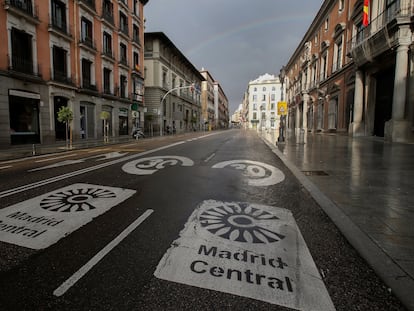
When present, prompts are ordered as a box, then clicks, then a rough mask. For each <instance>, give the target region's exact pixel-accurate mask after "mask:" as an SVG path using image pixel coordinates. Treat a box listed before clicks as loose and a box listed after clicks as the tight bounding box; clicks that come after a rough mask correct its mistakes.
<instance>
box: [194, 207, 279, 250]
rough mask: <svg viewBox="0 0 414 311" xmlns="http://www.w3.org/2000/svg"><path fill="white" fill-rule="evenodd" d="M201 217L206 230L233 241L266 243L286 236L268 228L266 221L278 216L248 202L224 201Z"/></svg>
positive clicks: (203, 213)
mask: <svg viewBox="0 0 414 311" xmlns="http://www.w3.org/2000/svg"><path fill="white" fill-rule="evenodd" d="M199 219H200V224H201V225H202V226H203V227H204V228H205V229H206V230H208V231H209V232H211V233H213V234H215V235H217V236H220V237H222V238H224V239H227V240H231V241H237V242H247V243H259V244H266V243H272V242H277V241H279V240H282V239H283V238H284V237H285V236H284V235H283V234H280V233H277V232H274V231H271V230H269V229H266V224H265V223H266V222H268V221H271V220H276V219H279V218H278V217H276V216H274V215H272V214H270V213H268V212H266V211H264V210H261V209H259V208H255V207H252V206H251V205H249V204H246V203H224V204H221V205H219V206H215V207H211V208H208V209H207V210H205V211H203V212H202V213H201V215H200V217H199Z"/></svg>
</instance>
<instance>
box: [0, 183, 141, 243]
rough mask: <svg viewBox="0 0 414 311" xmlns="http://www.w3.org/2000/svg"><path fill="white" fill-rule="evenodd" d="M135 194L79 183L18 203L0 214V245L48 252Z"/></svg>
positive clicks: (126, 190)
mask: <svg viewBox="0 0 414 311" xmlns="http://www.w3.org/2000/svg"><path fill="white" fill-rule="evenodd" d="M135 193H136V191H135V190H130V189H122V188H115V187H106V186H100V185H92V184H80V183H79V184H73V185H70V186H67V187H64V188H60V189H57V190H55V191H52V192H49V193H46V194H43V195H40V196H37V197H35V198H32V199H29V200H26V201H23V202H20V203H17V204H15V205H12V206H9V207H6V208H3V209H1V210H0V241H3V242H7V243H11V244H15V245H19V246H23V247H27V248H31V249H43V248H47V247H49V246H50V245H52V244H54V243H56V242H57V241H59V240H60V239H61V238H63V237H65V236H67V235H69V234H70V233H72V232H73V231H75V230H77V229H79V228H80V227H81V226H84V225H85V224H87V223H89V222H90V221H92V220H93V219H94V218H96V217H98V216H100V215H102V214H104V213H106V212H107V211H108V210H110V209H111V208H113V207H114V206H117V205H119V204H120V203H122V202H123V201H125V200H127V199H128V198H130V197H131V196H132V195H134V194H135Z"/></svg>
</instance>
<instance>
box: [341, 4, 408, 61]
mask: <svg viewBox="0 0 414 311" xmlns="http://www.w3.org/2000/svg"><path fill="white" fill-rule="evenodd" d="M413 16H414V7H413V4H411V3H410V2H409V0H401V2H396V3H395V4H394V5H392V6H390V7H388V8H387V9H386V10H385V11H383V12H382V13H381V14H379V15H378V16H377V17H376V18H374V19H373V20H372V21H371V23H370V24H369V25H368V26H367V27H363V28H361V29H359V30H358V32H357V33H356V35H355V36H353V37H352V39H351V40H350V41H348V43H347V55H348V56H349V57H352V58H353V59H354V61H355V62H356V63H363V62H366V61H368V60H370V59H373V58H374V57H376V56H378V55H380V54H381V53H384V52H385V51H387V50H389V49H390V47H391V48H392V47H394V46H395V44H396V43H397V42H396V38H395V37H394V35H395V34H396V32H398V27H396V26H397V25H399V24H404V23H410V22H411V23H412V19H413ZM410 20H411V21H410Z"/></svg>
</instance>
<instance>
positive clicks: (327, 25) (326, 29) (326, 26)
mask: <svg viewBox="0 0 414 311" xmlns="http://www.w3.org/2000/svg"><path fill="white" fill-rule="evenodd" d="M328 29H329V17H328V18H327V19H326V20H325V31H328Z"/></svg>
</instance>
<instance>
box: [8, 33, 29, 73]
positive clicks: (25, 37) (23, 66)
mask: <svg viewBox="0 0 414 311" xmlns="http://www.w3.org/2000/svg"><path fill="white" fill-rule="evenodd" d="M11 46H12V67H13V70H16V71H20V72H24V73H28V74H33V55H32V36H31V35H29V34H27V33H26V32H24V31H22V30H19V29H16V28H12V30H11Z"/></svg>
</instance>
